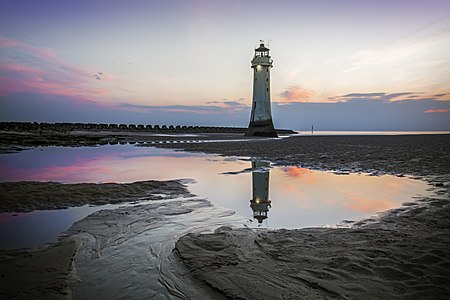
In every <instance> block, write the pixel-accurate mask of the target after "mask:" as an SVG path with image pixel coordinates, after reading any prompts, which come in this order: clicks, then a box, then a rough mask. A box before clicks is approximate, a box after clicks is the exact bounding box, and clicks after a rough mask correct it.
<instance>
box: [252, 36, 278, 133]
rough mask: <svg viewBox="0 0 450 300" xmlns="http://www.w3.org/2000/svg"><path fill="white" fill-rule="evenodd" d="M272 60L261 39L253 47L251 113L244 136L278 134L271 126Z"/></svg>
mask: <svg viewBox="0 0 450 300" xmlns="http://www.w3.org/2000/svg"><path fill="white" fill-rule="evenodd" d="M272 62H273V61H272V59H271V58H270V55H269V48H266V47H265V46H264V42H263V41H261V44H260V45H259V47H258V48H256V49H255V56H254V57H253V59H252V69H253V101H252V113H251V116H250V124H249V125H248V129H247V132H246V133H245V136H268V137H277V136H278V135H277V132H276V131H275V128H274V127H273V122H272V111H271V108H270V68H272Z"/></svg>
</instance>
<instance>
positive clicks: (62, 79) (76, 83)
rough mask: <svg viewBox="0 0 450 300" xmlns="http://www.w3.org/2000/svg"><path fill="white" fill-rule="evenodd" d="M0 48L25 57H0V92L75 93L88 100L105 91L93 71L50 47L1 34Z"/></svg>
mask: <svg viewBox="0 0 450 300" xmlns="http://www.w3.org/2000/svg"><path fill="white" fill-rule="evenodd" d="M0 47H3V48H7V49H12V50H13V51H14V52H13V53H14V54H16V53H17V52H19V53H21V54H22V55H23V56H25V57H26V58H27V59H26V60H24V61H18V59H17V58H15V57H9V58H8V57H7V56H5V57H2V58H1V59H0V72H1V73H4V74H7V75H3V76H2V77H0V94H1V95H5V94H8V93H19V92H28V93H41V94H51V95H62V96H77V97H80V98H84V99H91V98H95V97H98V96H105V95H107V94H108V90H107V89H105V88H104V87H103V88H99V87H97V86H96V84H97V83H96V80H95V77H94V75H95V74H96V72H94V71H93V70H91V69H89V68H80V67H77V66H74V65H72V64H71V63H69V62H66V61H64V60H62V59H60V58H59V57H57V55H56V54H55V52H54V50H53V49H50V48H38V47H34V46H31V45H28V44H26V43H23V42H20V41H16V40H11V39H7V38H2V37H0ZM98 74H101V76H102V80H105V81H112V80H114V79H115V77H114V76H113V75H110V74H106V73H104V72H98Z"/></svg>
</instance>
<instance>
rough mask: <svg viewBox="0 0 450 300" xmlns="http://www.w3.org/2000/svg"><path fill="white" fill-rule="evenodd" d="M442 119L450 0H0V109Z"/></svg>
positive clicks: (38, 115)
mask: <svg viewBox="0 0 450 300" xmlns="http://www.w3.org/2000/svg"><path fill="white" fill-rule="evenodd" d="M260 39H262V40H265V41H266V42H269V43H270V44H269V48H270V50H271V55H272V58H273V60H274V67H273V69H272V76H271V80H272V84H271V95H272V109H273V117H274V123H275V126H276V127H279V128H292V129H301V128H309V127H311V125H314V126H315V128H317V129H318V130H450V1H448V0H442V1H439V0H428V1H417V0H379V1H369V0H367V1H361V0H358V1H356V0H355V1H354V0H342V1H331V0H329V1H322V0H319V1H300V0H296V1H285V0H281V1H264V0H261V1H243V0H241V1H233V0H230V1H206V0H203V1H190V0H185V1H181V0H180V1H172V0H168V1H149V0H147V1H143V0H134V1H119V0H117V1H116V0H108V1H106V0H105V1H100V0H76V1H75V0H66V1H61V0H59V1H58V0H52V1H51V0H39V1H34V0H33V1H32V0H28V1H26V0H1V1H0V101H1V102H0V103H1V110H0V120H2V121H38V122H43V121H44V122H45V121H46V122H64V121H65V122H95V123H101V122H107V123H122V122H125V123H135V124H168V125H169V124H174V125H192V124H195V125H225V126H247V124H248V121H249V105H250V103H251V96H252V71H251V68H250V60H251V58H252V56H253V50H254V48H255V47H256V46H257V45H258V44H259V40H260Z"/></svg>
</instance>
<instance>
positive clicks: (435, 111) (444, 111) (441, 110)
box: [424, 108, 450, 113]
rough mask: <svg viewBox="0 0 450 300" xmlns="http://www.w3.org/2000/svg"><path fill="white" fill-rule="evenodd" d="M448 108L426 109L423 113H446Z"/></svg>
mask: <svg viewBox="0 0 450 300" xmlns="http://www.w3.org/2000/svg"><path fill="white" fill-rule="evenodd" d="M449 111H450V108H447V109H428V110H426V111H424V113H446V112H449Z"/></svg>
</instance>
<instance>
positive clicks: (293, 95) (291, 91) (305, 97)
mask: <svg viewBox="0 0 450 300" xmlns="http://www.w3.org/2000/svg"><path fill="white" fill-rule="evenodd" d="M312 95H313V93H312V91H310V90H306V89H303V88H301V87H299V86H290V87H288V88H287V89H286V90H285V91H284V92H282V93H280V96H281V98H280V99H278V102H281V103H290V102H309V101H310V99H311V96H312Z"/></svg>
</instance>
